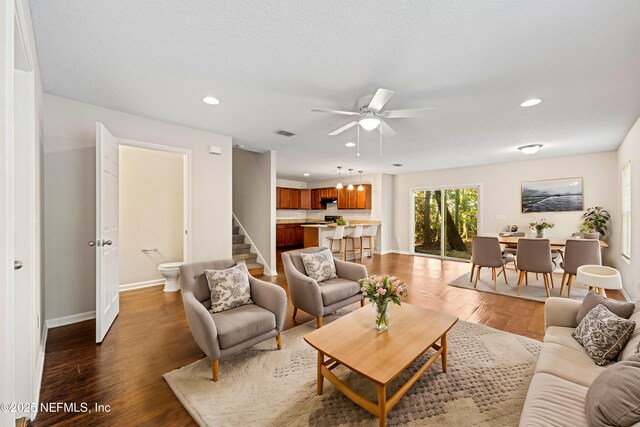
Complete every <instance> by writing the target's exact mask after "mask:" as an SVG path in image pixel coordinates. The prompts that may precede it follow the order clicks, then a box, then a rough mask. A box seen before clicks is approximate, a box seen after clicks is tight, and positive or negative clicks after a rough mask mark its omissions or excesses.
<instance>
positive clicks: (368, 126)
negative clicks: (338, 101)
mask: <svg viewBox="0 0 640 427" xmlns="http://www.w3.org/2000/svg"><path fill="white" fill-rule="evenodd" d="M358 123H359V124H360V126H361V127H362V129H364V130H374V129H375V128H377V127H378V125H379V124H380V119H379V118H377V117H365V118H364V119H361V120H360V121H359V122H358Z"/></svg>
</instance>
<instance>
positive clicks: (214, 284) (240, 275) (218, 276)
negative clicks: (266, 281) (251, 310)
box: [204, 264, 253, 313]
mask: <svg viewBox="0 0 640 427" xmlns="http://www.w3.org/2000/svg"><path fill="white" fill-rule="evenodd" d="M204 274H205V276H207V283H208V284H209V290H210V291H211V307H210V308H209V311H210V312H211V313H218V312H221V311H224V310H230V309H232V308H235V307H238V306H241V305H244V304H253V301H252V300H251V287H250V286H249V271H248V270H247V266H246V265H244V264H239V265H236V266H234V267H231V268H227V269H225V270H205V271H204Z"/></svg>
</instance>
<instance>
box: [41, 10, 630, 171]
mask: <svg viewBox="0 0 640 427" xmlns="http://www.w3.org/2000/svg"><path fill="white" fill-rule="evenodd" d="M31 8H32V13H33V20H34V27H35V33H36V40H37V47H38V55H39V61H40V67H41V72H42V78H43V83H44V88H45V91H46V92H49V93H53V94H56V95H61V96H65V97H68V98H73V99H77V100H81V101H85V102H90V103H92V104H97V105H101V106H105V107H109V108H114V109H117V110H122V111H126V112H130V113H135V114H139V115H142V116H147V117H152V118H156V119H160V120H165V121H169V122H174V123H180V124H184V125H187V126H192V127H196V128H200V129H206V130H210V131H214V132H218V133H223V134H227V135H231V136H232V137H233V138H234V142H235V143H236V144H241V145H244V146H246V147H247V148H252V149H260V150H262V149H273V150H276V151H277V152H278V155H277V159H278V176H279V177H283V178H293V179H302V174H303V172H310V173H311V174H312V176H311V177H310V179H313V178H322V177H327V176H332V175H333V173H332V171H333V170H335V166H336V165H343V166H344V167H345V168H348V167H353V168H354V169H355V170H358V169H364V170H365V171H366V172H385V173H400V172H409V171H420V170H428V169H439V168H445V167H456V166H466V165H476V164H487V163H498V162H507V161H510V160H521V159H523V157H524V155H523V154H521V153H519V152H518V151H517V150H516V147H517V146H519V145H524V144H531V143H542V144H544V148H543V150H541V151H540V152H539V153H538V154H536V156H537V157H552V156H561V155H568V154H573V153H586V152H596V151H607V150H613V149H615V148H616V147H617V146H618V145H619V144H620V142H621V140H622V139H623V138H624V136H625V134H626V132H627V131H628V129H629V128H630V127H631V125H632V124H633V122H634V121H635V120H636V118H637V117H638V114H640V24H639V23H640V1H637V0H619V1H615V2H613V1H610V0H603V1H593V0H573V1H558V0H544V1H542V0H537V1H533V0H530V1H528V2H525V1H479V0H473V1H442V0H441V1H424V0H415V1H385V0H367V1H349V2H346V1H343V0H323V1H306V0H304V1H282V0H279V1H269V0H251V1H249V0H243V1H237V0H233V1H210V0H194V1H187V2H176V1H169V0H153V1H152V0H139V1H132V0H116V1H102V0H65V1H51V0H31ZM378 87H383V88H387V89H391V90H394V91H395V92H396V94H395V96H394V97H393V98H392V99H391V101H390V102H389V103H388V104H387V107H388V108H394V109H396V108H415V107H438V108H439V109H438V110H436V111H433V113H432V114H431V115H430V116H428V117H425V118H420V119H394V120H392V121H391V120H390V124H391V125H392V126H393V128H394V129H395V130H396V131H397V132H398V135H397V136H396V137H394V138H391V139H388V140H386V142H385V144H384V151H385V152H384V155H383V157H379V156H378V148H377V134H376V133H364V135H363V138H362V140H361V141H362V144H363V149H362V156H361V157H360V158H357V157H356V156H355V151H354V150H353V149H348V148H345V147H344V143H345V142H346V141H348V140H350V139H354V138H355V128H353V129H352V131H348V132H345V133H344V134H342V135H340V136H336V137H329V136H327V133H329V132H330V131H331V130H333V129H335V128H336V127H338V126H340V125H342V124H345V123H347V122H348V121H350V120H349V118H345V117H341V116H333V115H326V114H320V113H311V112H310V111H309V110H310V109H311V108H312V107H319V108H337V109H352V108H353V107H354V103H355V101H356V100H357V99H358V98H359V97H361V96H364V95H371V94H373V93H374V92H375V90H376V89H377V88H378ZM206 95H212V96H216V97H218V98H220V100H221V101H222V102H221V104H220V105H219V106H215V107H212V106H208V105H205V104H203V103H202V102H201V98H202V97H203V96H206ZM532 97H538V98H542V99H543V102H542V104H540V105H538V106H536V107H531V108H522V107H520V106H519V104H520V102H522V101H523V100H525V99H528V98H532ZM276 129H285V130H288V131H291V132H294V133H296V136H294V137H291V138H285V137H282V136H279V135H275V134H274V133H273V131H274V130H276ZM392 163H402V164H403V165H404V166H403V167H401V168H394V167H392V166H391V164H392Z"/></svg>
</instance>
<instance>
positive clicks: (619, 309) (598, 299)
mask: <svg viewBox="0 0 640 427" xmlns="http://www.w3.org/2000/svg"><path fill="white" fill-rule="evenodd" d="M598 304H603V305H604V306H605V307H607V308H608V309H609V311H611V312H612V313H614V314H616V315H618V316H620V317H622V318H623V319H628V318H629V317H631V315H632V314H633V311H634V310H635V309H636V305H635V304H634V303H632V302H626V301H616V300H614V299H608V298H605V297H603V296H602V295H600V294H597V293H595V292H589V293H588V294H587V295H586V296H585V297H584V300H583V301H582V305H581V306H580V309H579V310H578V315H577V316H576V323H580V322H582V319H584V316H586V315H587V313H588V312H590V311H591V310H593V308H594V307H595V306H596V305H598Z"/></svg>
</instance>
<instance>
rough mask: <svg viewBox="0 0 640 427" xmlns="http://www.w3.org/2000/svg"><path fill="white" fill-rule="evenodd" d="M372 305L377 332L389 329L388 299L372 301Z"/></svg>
mask: <svg viewBox="0 0 640 427" xmlns="http://www.w3.org/2000/svg"><path fill="white" fill-rule="evenodd" d="M373 307H374V308H375V310H376V329H377V330H378V332H383V331H386V330H387V329H389V301H386V302H383V303H380V304H377V303H374V304H373Z"/></svg>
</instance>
